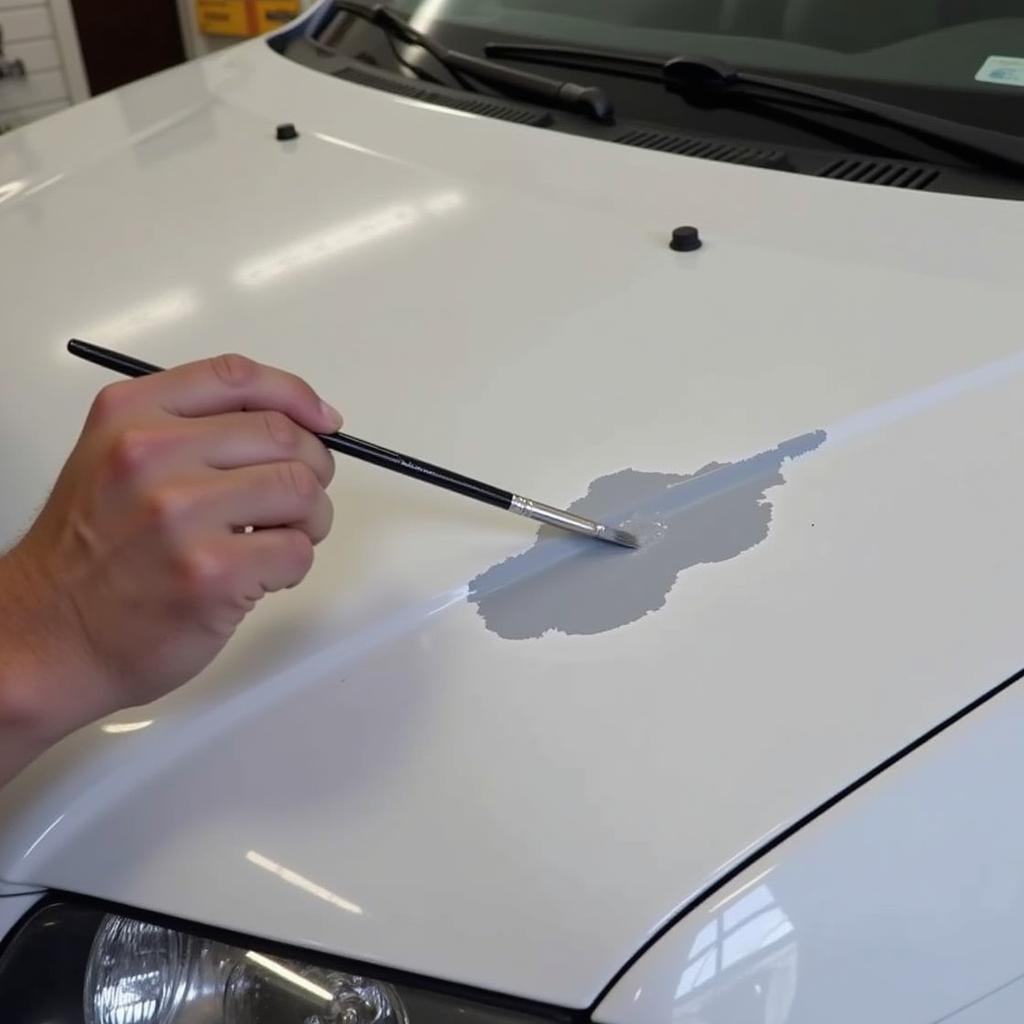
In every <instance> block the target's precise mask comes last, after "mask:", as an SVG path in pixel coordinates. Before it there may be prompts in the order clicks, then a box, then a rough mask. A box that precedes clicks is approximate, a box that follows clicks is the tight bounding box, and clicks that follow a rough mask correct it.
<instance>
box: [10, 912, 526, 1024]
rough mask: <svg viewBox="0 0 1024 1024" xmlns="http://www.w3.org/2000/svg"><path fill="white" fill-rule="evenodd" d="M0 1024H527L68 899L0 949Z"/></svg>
mask: <svg viewBox="0 0 1024 1024" xmlns="http://www.w3.org/2000/svg"><path fill="white" fill-rule="evenodd" d="M0 1008H2V1012H0V1020H2V1021H3V1024H449V1022H450V1021H451V1020H452V1019H453V1018H455V1017H459V1018H460V1019H461V1021H462V1022H464V1024H533V1022H532V1021H531V1018H529V1017H527V1016H524V1015H522V1014H519V1013H515V1012H512V1011H506V1010H501V1009H494V1008H492V1007H489V1006H484V1005H476V1004H475V1003H472V1002H465V1001H463V1000H461V999H458V998H455V997H449V996H443V995H438V994H436V993H433V992H429V991H425V990H421V989H414V988H409V987H406V986H404V985H403V986H395V985H391V984H388V983H386V982H383V981H377V980H374V979H371V978H367V977H363V976H361V975H357V974H349V973H346V972H345V971H341V970H336V969H333V968H331V967H321V966H318V965H314V964H309V963H305V962H303V961H300V960H295V959H291V958H285V957H280V956H272V955H270V954H267V953H264V952H261V951H259V950H256V949H245V948H242V947H239V946H233V945H228V944H226V943H223V942H218V941H216V940H213V939H208V938H204V937H202V936H199V935H192V934H186V933H184V932H181V931H176V930H174V929H171V928H166V927H163V926H161V925H157V924H152V923H150V922H147V921H140V920H135V919H132V918H128V917H123V916H120V915H117V914H106V913H104V912H103V911H102V910H96V909H93V908H91V907H85V906H79V905H76V904H73V903H54V904H50V905H48V906H46V907H44V908H43V909H42V910H40V911H38V912H36V913H35V914H34V915H33V916H32V917H30V918H29V919H28V921H27V922H26V923H25V924H23V925H22V927H21V928H20V929H19V931H18V932H17V934H16V935H15V936H14V937H13V939H12V940H11V942H10V943H9V944H8V946H7V948H6V950H5V951H4V953H3V956H2V957H0Z"/></svg>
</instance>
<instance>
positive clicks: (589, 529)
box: [68, 338, 640, 548]
mask: <svg viewBox="0 0 1024 1024" xmlns="http://www.w3.org/2000/svg"><path fill="white" fill-rule="evenodd" d="M68 351H69V352H70V353H71V354H72V355H73V356H78V357H79V358H80V359H84V360H86V361H87V362H90V363H95V364H96V365H97V366H103V367H105V368H106V369H108V370H114V371H116V372H117V373H123V374H124V375H125V376H126V377H145V376H147V375H148V374H151V373H159V372H160V371H161V370H162V369H163V367H160V366H154V365H153V364H152V363H145V362H143V361H142V360H141V359H135V358H133V357H132V356H126V355H122V354H121V353H120V352H113V351H111V350H110V349H108V348H100V346H99V345H91V344H89V342H87V341H79V340H77V339H74V338H73V339H72V340H71V341H69V342H68ZM316 436H317V437H318V438H319V439H320V440H321V441H322V442H323V443H324V444H325V445H326V446H327V447H328V448H330V449H332V450H333V451H336V452H341V453H342V454H344V455H351V456H352V457H353V458H355V459H362V460H363V461H364V462H371V463H373V465H375V466H380V467H381V468H382V469H390V470H392V471H393V472H395V473H402V474H404V475H405V476H411V477H412V478H413V479H415V480H422V481H423V482H424V483H428V484H433V485H434V486H435V487H443V488H444V489H445V490H448V491H454V492H455V493H456V494H461V495H463V496H464V497H466V498H473V499H474V500H475V501H482V502H483V503H484V504H485V505H493V506H494V507H495V508H501V509H506V510H507V511H509V512H515V514H516V515H519V516H525V517H526V518H527V519H534V520H536V521H537V522H539V523H546V524H547V525H548V526H557V527H559V528H560V529H563V530H571V531H572V532H573V533H579V534H582V535H583V536H585V537H592V538H594V540H603V541H608V542H609V543H611V544H619V545H621V546H622V547H626V548H636V547H639V546H640V544H639V541H638V540H637V539H636V537H634V536H633V534H631V533H627V532H626V531H625V530H619V529H616V528H615V527H613V526H605V525H604V524H602V523H595V522H593V521H592V520H590V519H584V518H583V517H582V516H577V515H573V513H572V512H567V511H565V510H564V509H560V508H554V507H552V506H551V505H545V504H544V503H543V502H540V501H533V500H532V499H531V498H524V497H522V496H521V495H519V494H513V493H512V492H511V491H505V490H502V489H501V488H500V487H493V486H491V484H484V483H481V482H480V481H479V480H473V479H472V478H471V477H468V476H463V475H462V474H461V473H453V472H452V471H451V470H450V469H442V468H441V467H440V466H433V465H431V464H430V463H429V462H423V461H421V460H420V459H414V458H413V457H412V456H410V455H402V454H401V453H400V452H395V451H391V450H390V449H388V448H382V447H381V446H380V445H377V444H373V443H372V442H370V441H363V440H361V439H360V438H358V437H353V436H352V435H351V434H342V433H340V432H339V433H337V434H317V435H316Z"/></svg>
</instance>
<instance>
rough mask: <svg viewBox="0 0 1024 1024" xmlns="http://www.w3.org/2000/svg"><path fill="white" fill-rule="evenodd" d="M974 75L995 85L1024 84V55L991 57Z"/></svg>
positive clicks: (979, 79) (980, 80)
mask: <svg viewBox="0 0 1024 1024" xmlns="http://www.w3.org/2000/svg"><path fill="white" fill-rule="evenodd" d="M974 77H975V79H976V80H977V81H979V82H992V83H994V84H995V85H1024V57H989V59H988V60H987V61H985V63H984V64H982V65H981V67H980V68H979V69H978V73H977V74H976V75H975V76H974Z"/></svg>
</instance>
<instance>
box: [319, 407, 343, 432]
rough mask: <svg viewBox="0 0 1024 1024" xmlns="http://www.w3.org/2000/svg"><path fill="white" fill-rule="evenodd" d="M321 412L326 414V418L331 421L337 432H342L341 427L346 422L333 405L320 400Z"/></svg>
mask: <svg viewBox="0 0 1024 1024" xmlns="http://www.w3.org/2000/svg"><path fill="white" fill-rule="evenodd" d="M320 411H321V412H322V413H323V414H324V418H325V419H328V420H330V421H331V424H332V425H333V427H334V429H335V430H341V425H342V423H343V422H344V420H343V419H342V418H341V413H340V412H338V410H337V409H335V408H334V406H333V405H328V404H327V403H326V402H325V401H323V399H321V400H320Z"/></svg>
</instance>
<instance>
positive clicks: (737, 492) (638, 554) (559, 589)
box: [469, 430, 826, 640]
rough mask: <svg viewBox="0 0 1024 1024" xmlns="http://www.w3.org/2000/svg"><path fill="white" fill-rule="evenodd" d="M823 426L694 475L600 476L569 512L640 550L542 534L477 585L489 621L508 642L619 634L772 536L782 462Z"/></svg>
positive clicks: (802, 450)
mask: <svg viewBox="0 0 1024 1024" xmlns="http://www.w3.org/2000/svg"><path fill="white" fill-rule="evenodd" d="M825 439H826V433H825V431H824V430H817V431H815V432H814V433H810V434H803V435H801V436H800V437H795V438H793V439H792V440H789V441H785V442H783V443H782V444H780V445H778V446H777V447H776V448H771V449H769V450H768V451H765V452H761V453H760V454H758V455H752V456H751V457H750V458H747V459H741V460H739V461H737V462H712V463H709V464H708V465H706V466H704V467H703V468H702V469H698V470H697V471H696V472H695V473H688V474H676V473H643V472H639V471H637V470H635V469H624V470H622V471H620V472H618V473H612V474H611V475H609V476H602V477H599V478H598V479H596V480H595V481H594V482H593V483H592V484H591V485H590V487H589V489H588V491H587V494H586V496H585V497H583V498H580V499H579V500H578V501H576V502H573V504H571V505H570V506H569V511H570V512H575V513H578V514H579V515H584V516H587V517H588V518H591V519H597V520H599V521H601V522H605V523H607V524H609V525H615V526H621V527H623V528H624V529H627V530H629V531H631V532H633V533H635V534H636V535H637V537H638V538H639V540H640V548H639V550H637V551H629V550H626V549H624V548H615V547H613V546H612V545H610V544H598V543H595V542H594V541H593V540H589V539H585V538H580V537H571V536H567V535H566V534H564V533H563V532H562V531H560V530H554V529H551V528H550V527H545V528H543V529H541V530H540V531H539V533H538V535H537V540H536V542H535V543H534V545H533V547H532V548H530V549H529V550H527V551H525V552H523V553H522V554H520V555H515V556H514V557H512V558H509V559H506V560H505V561H504V562H501V563H499V564H498V565H495V566H493V567H492V568H490V569H488V570H487V571H486V572H485V573H483V574H481V575H480V576H478V577H477V578H476V579H475V580H473V582H472V583H470V585H469V600H470V601H471V602H473V603H475V604H476V606H477V611H478V613H479V614H480V616H481V618H482V619H483V620H484V625H485V626H486V627H487V629H489V630H491V631H492V632H493V633H497V634H498V636H501V637H504V638H505V639H508V640H526V639H536V638H539V637H541V636H543V635H544V634H545V633H546V632H548V631H549V630H554V631H556V632H559V633H565V634H568V635H588V634H594V633H604V632H606V631H607V630H610V629H618V628H619V627H620V626H625V625H627V624H628V623H630V622H635V621H636V620H637V619H641V618H643V617H644V616H645V615H647V614H648V613H650V612H654V611H657V610H658V609H659V608H661V607H662V606H663V605H664V604H665V600H666V598H667V597H668V594H669V591H671V589H672V588H673V586H675V583H676V580H677V579H678V578H679V575H680V574H681V573H682V572H683V571H684V570H686V569H689V568H691V567H693V566H695V565H702V564H706V563H711V562H724V561H726V560H727V559H730V558H735V557H736V556H737V555H739V554H742V553H743V552H744V551H747V550H748V549H749V548H752V547H754V545H756V544H760V543H761V541H763V540H764V539H765V538H766V537H767V536H768V530H769V526H770V524H771V519H772V504H771V502H770V501H769V500H768V497H767V493H766V492H767V491H768V490H769V489H770V488H773V487H779V486H781V485H782V484H784V483H785V479H784V477H783V475H782V466H783V463H784V462H786V461H787V460H788V459H796V458H799V457H800V456H801V455H805V454H807V453H808V452H811V451H814V449H816V448H819V447H820V446H821V445H822V444H824V442H825Z"/></svg>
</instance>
